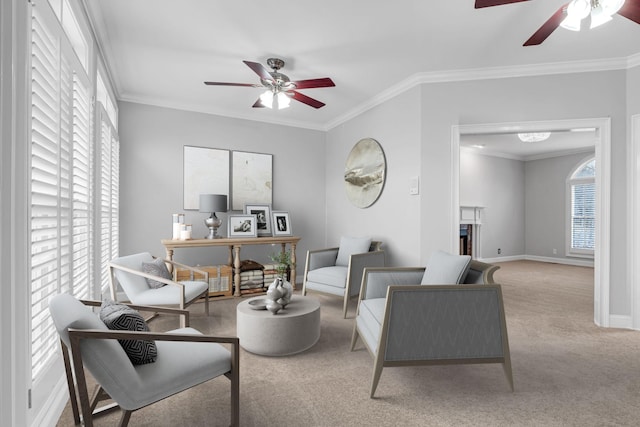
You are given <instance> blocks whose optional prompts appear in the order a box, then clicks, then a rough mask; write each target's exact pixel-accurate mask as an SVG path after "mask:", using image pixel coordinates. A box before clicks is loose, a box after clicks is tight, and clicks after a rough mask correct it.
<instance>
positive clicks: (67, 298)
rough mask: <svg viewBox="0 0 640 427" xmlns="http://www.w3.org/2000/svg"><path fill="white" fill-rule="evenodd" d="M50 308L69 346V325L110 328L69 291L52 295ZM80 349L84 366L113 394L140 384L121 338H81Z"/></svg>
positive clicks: (54, 320)
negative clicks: (120, 340) (118, 339)
mask: <svg viewBox="0 0 640 427" xmlns="http://www.w3.org/2000/svg"><path fill="white" fill-rule="evenodd" d="M49 312H50V313H51V318H52V319H53V323H54V325H55V327H56V329H57V331H58V334H59V335H60V338H61V339H62V341H63V342H64V343H65V344H66V345H67V346H70V341H69V333H68V329H69V328H73V329H98V330H104V331H108V330H109V329H108V328H107V327H106V326H105V324H104V323H102V321H100V319H99V318H98V316H97V315H96V314H94V313H93V312H92V311H91V309H90V308H89V307H87V306H85V305H84V304H82V303H81V302H80V301H78V300H77V299H76V298H74V297H72V296H71V295H69V294H60V295H56V296H55V297H53V298H52V299H51V300H50V301H49ZM80 353H81V354H82V360H83V362H84V366H85V367H86V368H87V369H88V370H89V372H91V375H93V377H94V378H95V379H96V381H97V382H98V383H99V384H100V385H101V386H102V387H103V388H104V389H105V391H106V392H107V393H108V394H109V395H110V396H113V397H114V398H115V397H116V396H120V395H122V394H123V393H127V391H128V390H135V389H139V388H140V380H139V378H138V375H137V374H136V371H135V369H134V367H133V364H132V363H131V361H130V360H129V357H127V354H126V353H125V351H124V350H123V349H122V346H121V345H120V344H119V343H118V341H116V340H94V339H91V340H82V342H81V343H80ZM140 366H144V365H140Z"/></svg>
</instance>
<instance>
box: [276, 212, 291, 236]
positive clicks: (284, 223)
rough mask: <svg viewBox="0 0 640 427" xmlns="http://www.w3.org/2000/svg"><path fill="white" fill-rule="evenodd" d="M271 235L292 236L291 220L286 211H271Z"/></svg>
mask: <svg viewBox="0 0 640 427" xmlns="http://www.w3.org/2000/svg"><path fill="white" fill-rule="evenodd" d="M271 217H272V218H273V235H274V236H292V235H293V232H292V231H291V219H290V218H289V212H287V211H273V212H272V213H271Z"/></svg>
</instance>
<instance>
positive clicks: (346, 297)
mask: <svg viewBox="0 0 640 427" xmlns="http://www.w3.org/2000/svg"><path fill="white" fill-rule="evenodd" d="M348 307H349V294H348V293H345V295H344V302H343V303H342V318H343V319H346V318H347V308H348Z"/></svg>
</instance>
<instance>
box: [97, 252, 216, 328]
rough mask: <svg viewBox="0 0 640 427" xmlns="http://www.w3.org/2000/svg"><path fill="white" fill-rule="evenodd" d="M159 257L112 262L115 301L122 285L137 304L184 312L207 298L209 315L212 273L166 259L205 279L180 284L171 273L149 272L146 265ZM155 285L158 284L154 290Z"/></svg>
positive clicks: (146, 255) (129, 257)
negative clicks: (173, 307) (174, 308)
mask: <svg viewBox="0 0 640 427" xmlns="http://www.w3.org/2000/svg"><path fill="white" fill-rule="evenodd" d="M156 259H157V258H155V257H153V256H152V255H151V254H150V253H148V252H142V253H138V254H134V255H127V256H123V257H120V258H116V259H114V260H113V261H111V262H110V263H109V267H110V270H111V274H110V279H111V280H110V285H111V298H112V299H113V300H114V301H118V284H119V285H120V287H121V288H122V290H123V291H124V293H125V294H126V296H127V298H128V299H129V301H131V302H132V303H133V304H138V305H146V306H177V307H179V308H181V309H184V308H186V307H188V306H189V305H190V304H192V303H194V302H195V301H197V300H198V299H199V298H202V297H204V298H205V304H204V310H205V314H206V315H207V316H208V315H209V273H208V272H206V271H202V270H198V269H196V268H193V267H190V266H188V265H184V264H181V263H178V262H175V261H172V260H162V261H163V262H164V263H166V264H170V265H171V266H172V267H173V268H174V270H175V267H180V268H185V269H188V270H189V271H190V272H191V278H192V279H193V273H198V274H200V275H202V276H204V280H187V281H182V282H177V281H175V280H173V278H171V275H170V274H168V269H166V268H165V270H166V272H167V274H168V276H166V277H163V276H159V275H157V274H151V273H146V272H145V271H144V269H143V264H147V265H148V264H151V263H153V262H154V260H156ZM150 282H151V283H154V282H155V283H156V287H152V286H151V285H150Z"/></svg>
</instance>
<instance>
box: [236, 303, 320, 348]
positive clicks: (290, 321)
mask: <svg viewBox="0 0 640 427" xmlns="http://www.w3.org/2000/svg"><path fill="white" fill-rule="evenodd" d="M262 298H265V297H264V296H259V297H253V298H249V299H247V300H246V301H242V302H241V303H240V304H238V307H237V308H236V315H237V316H236V320H237V336H238V338H240V346H241V347H242V348H244V349H245V350H247V351H250V352H251V353H255V354H260V355H263V356H286V355H289V354H295V353H300V352H301V351H305V350H307V349H309V348H311V347H313V345H314V344H315V343H316V342H318V339H319V338H320V302H318V300H317V299H315V298H313V297H309V296H306V297H303V296H300V295H294V296H293V298H291V302H290V303H289V304H288V305H287V307H286V308H285V309H284V310H280V311H279V312H278V314H275V315H274V314H271V312H270V311H268V310H254V309H252V308H251V307H250V306H249V302H251V301H253V300H257V299H262Z"/></svg>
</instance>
